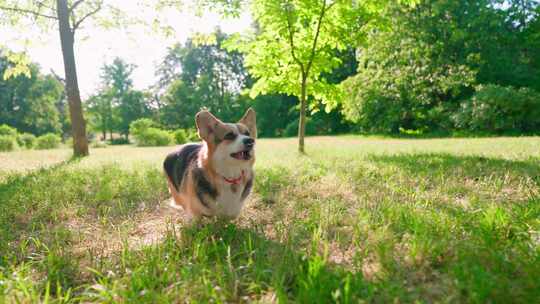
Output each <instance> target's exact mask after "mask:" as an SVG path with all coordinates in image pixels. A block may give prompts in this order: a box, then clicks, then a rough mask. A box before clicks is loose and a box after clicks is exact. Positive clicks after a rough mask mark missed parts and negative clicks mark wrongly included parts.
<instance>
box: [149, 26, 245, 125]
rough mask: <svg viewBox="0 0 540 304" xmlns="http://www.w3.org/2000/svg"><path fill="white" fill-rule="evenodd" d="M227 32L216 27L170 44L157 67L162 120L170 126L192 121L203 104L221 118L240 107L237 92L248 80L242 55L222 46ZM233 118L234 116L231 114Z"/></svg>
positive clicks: (228, 115)
mask: <svg viewBox="0 0 540 304" xmlns="http://www.w3.org/2000/svg"><path fill="white" fill-rule="evenodd" d="M226 39H227V36H226V35H225V34H224V33H223V32H221V31H220V30H217V31H216V32H214V33H212V34H211V35H209V36H206V37H201V36H200V35H195V36H194V37H191V38H190V39H188V40H187V41H186V43H185V44H183V45H182V44H176V45H174V46H173V47H171V48H169V51H168V54H167V55H166V57H165V59H164V61H163V63H162V64H161V65H160V67H159V69H158V77H159V79H160V80H159V83H158V87H161V88H166V89H164V91H165V93H164V95H163V96H162V97H163V98H162V100H163V107H162V108H161V110H160V112H161V114H162V117H161V118H162V122H163V123H164V124H165V125H167V126H168V127H170V128H178V127H182V128H186V127H190V126H191V125H192V121H193V115H195V113H197V112H198V111H199V110H200V109H201V107H206V108H209V109H210V110H212V111H213V112H214V113H215V114H217V115H219V116H220V118H222V119H224V120H228V119H232V118H233V117H234V114H235V113H236V112H239V111H241V109H238V107H239V106H240V107H241V106H242V105H241V104H240V102H239V98H238V97H239V95H240V93H241V90H242V89H243V88H244V86H245V83H246V80H247V71H246V70H245V69H244V66H243V57H242V55H241V54H240V53H238V52H235V51H228V50H227V49H225V48H224V47H223V43H224V41H225V40H226ZM234 118H236V117H234Z"/></svg>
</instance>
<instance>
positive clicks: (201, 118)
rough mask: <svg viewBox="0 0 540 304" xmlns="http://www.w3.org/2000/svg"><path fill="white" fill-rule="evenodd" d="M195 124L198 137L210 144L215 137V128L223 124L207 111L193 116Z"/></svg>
mask: <svg viewBox="0 0 540 304" xmlns="http://www.w3.org/2000/svg"><path fill="white" fill-rule="evenodd" d="M195 123H196V124H197V130H198V131H199V137H200V138H201V139H202V140H204V141H206V142H210V141H211V139H212V138H213V137H215V136H216V130H217V128H218V127H219V126H220V125H221V124H223V123H222V122H221V121H220V120H219V119H217V118H216V117H215V116H214V115H212V113H210V112H208V111H207V110H203V111H200V112H199V113H197V115H195Z"/></svg>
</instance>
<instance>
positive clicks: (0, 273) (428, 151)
mask: <svg viewBox="0 0 540 304" xmlns="http://www.w3.org/2000/svg"><path fill="white" fill-rule="evenodd" d="M307 148H308V154H307V155H306V156H299V155H298V154H297V153H296V142H295V140H294V139H268V140H260V141H259V143H258V150H257V164H256V170H257V179H256V184H255V188H254V193H253V195H252V196H251V197H250V200H249V202H248V204H247V207H246V209H245V210H244V212H243V214H242V216H241V217H240V218H239V219H238V220H236V221H234V222H231V223H227V222H219V221H216V220H204V221H202V222H200V223H197V224H194V225H186V224H185V222H184V219H183V217H182V215H181V214H179V213H178V212H175V211H174V210H170V209H169V208H167V200H168V193H167V190H166V183H165V180H164V178H163V176H162V173H161V170H160V167H161V161H162V159H163V158H164V156H165V155H166V153H167V152H169V151H171V150H172V149H173V148H172V147H165V148H135V147H129V146H122V147H108V148H103V149H94V150H92V151H91V152H92V155H91V156H90V157H89V158H85V159H83V160H75V161H69V160H68V157H69V154H70V152H69V150H66V149H64V150H49V151H18V152H10V153H0V164H1V165H0V166H1V167H0V303H1V302H22V303H28V302H49V303H69V302H100V303H114V302H128V303H129V302H135V301H136V302H141V303H144V302H148V303H170V302H201V303H205V302H219V303H224V302H227V303H228V302H261V303H272V302H279V303H288V302H300V303H328V302H339V303H357V302H362V301H365V302H417V301H418V302H445V303H446V302H449V303H453V302H459V303H461V302H471V303H485V302H494V303H499V302H512V303H533V302H537V301H538V299H539V298H540V281H539V280H538V274H539V273H540V247H539V245H540V138H538V137H523V138H481V139H416V140H412V139H384V138H365V137H355V136H344V137H316V138H308V140H307Z"/></svg>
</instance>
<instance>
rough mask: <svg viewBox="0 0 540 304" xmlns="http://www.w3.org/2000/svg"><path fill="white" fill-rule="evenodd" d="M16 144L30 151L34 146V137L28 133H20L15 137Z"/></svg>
mask: <svg viewBox="0 0 540 304" xmlns="http://www.w3.org/2000/svg"><path fill="white" fill-rule="evenodd" d="M17 143H18V144H19V146H20V147H25V148H26V149H32V148H33V147H34V145H35V144H36V136H34V134H30V133H22V134H19V135H18V136H17Z"/></svg>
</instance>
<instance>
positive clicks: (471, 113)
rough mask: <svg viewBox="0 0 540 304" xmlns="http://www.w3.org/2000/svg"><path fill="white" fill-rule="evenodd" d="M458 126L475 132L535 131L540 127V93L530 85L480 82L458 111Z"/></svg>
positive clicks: (456, 121)
mask: <svg viewBox="0 0 540 304" xmlns="http://www.w3.org/2000/svg"><path fill="white" fill-rule="evenodd" d="M454 120H455V123H456V126H457V127H458V128H460V129H464V130H467V131H471V132H483V133H486V132H487V133H491V132H493V133H497V134H501V133H513V134H519V133H534V132H538V131H540V93H538V92H536V91H534V90H532V89H529V88H520V89H516V88H513V87H502V86H498V85H486V86H479V87H478V88H477V91H476V93H475V94H474V95H473V96H472V98H470V99H467V100H465V101H463V102H462V103H461V107H460V109H459V111H458V112H457V113H456V114H455V115H454Z"/></svg>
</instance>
